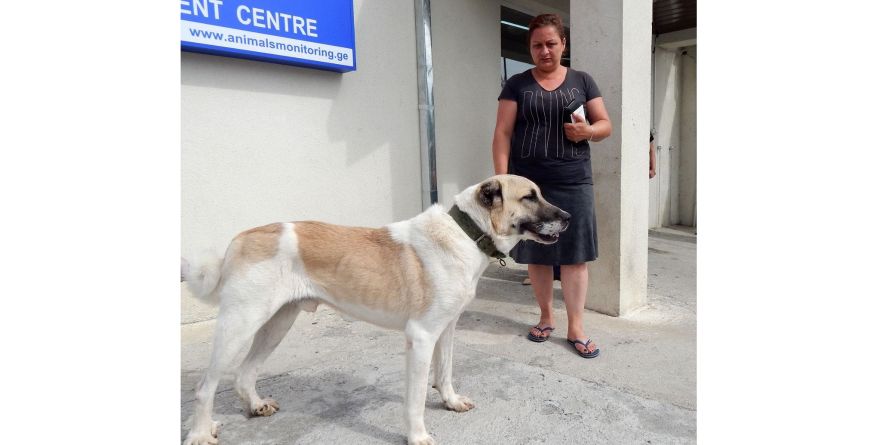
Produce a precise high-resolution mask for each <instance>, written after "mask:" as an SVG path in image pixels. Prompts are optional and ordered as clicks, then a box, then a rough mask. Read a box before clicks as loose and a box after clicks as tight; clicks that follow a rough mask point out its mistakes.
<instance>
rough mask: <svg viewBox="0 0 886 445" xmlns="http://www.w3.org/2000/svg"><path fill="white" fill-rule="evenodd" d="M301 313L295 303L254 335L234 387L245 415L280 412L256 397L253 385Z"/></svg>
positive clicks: (268, 402)
mask: <svg viewBox="0 0 886 445" xmlns="http://www.w3.org/2000/svg"><path fill="white" fill-rule="evenodd" d="M300 311H301V309H300V307H299V305H298V303H288V304H285V305H283V307H281V308H280V310H278V311H277V313H276V314H274V316H273V317H271V319H270V320H268V321H267V322H266V323H265V324H264V326H262V328H261V329H259V330H258V333H256V334H255V339H254V340H253V341H252V348H251V349H250V350H249V353H248V354H247V355H246V358H245V359H244V360H243V364H242V365H240V369H239V370H238V372H237V383H236V385H235V387H236V389H237V394H238V395H239V396H240V399H241V400H242V401H243V405H244V406H245V408H246V411H247V412H248V413H249V414H250V415H253V416H270V415H271V414H274V413H275V412H277V410H278V409H280V406H279V405H278V404H277V402H276V401H274V400H273V399H271V398H266V399H262V398H261V396H259V395H258V392H257V391H256V388H255V381H256V378H257V377H258V368H259V367H260V366H261V365H262V363H264V362H265V360H267V358H268V356H270V355H271V352H273V351H274V349H275V348H276V347H277V345H279V344H280V342H281V341H282V340H283V337H285V336H286V333H287V332H289V329H290V328H291V327H292V324H293V323H294V322H295V318H296V317H297V316H298V313H299V312H300Z"/></svg>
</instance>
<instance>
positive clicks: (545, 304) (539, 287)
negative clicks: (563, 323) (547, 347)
mask: <svg viewBox="0 0 886 445" xmlns="http://www.w3.org/2000/svg"><path fill="white" fill-rule="evenodd" d="M529 279H530V280H531V281H532V292H533V293H534V294H535V301H536V302H538V308H539V309H541V317H540V318H539V321H538V325H537V326H542V327H544V326H545V325H547V326H551V327H553V326H554V269H553V268H552V267H551V266H546V265H544V264H530V265H529ZM530 332H531V333H532V335H535V336H537V337H546V336H548V335H550V332H551V331H545V332H541V330H539V329H537V328H532V330H531V331H530Z"/></svg>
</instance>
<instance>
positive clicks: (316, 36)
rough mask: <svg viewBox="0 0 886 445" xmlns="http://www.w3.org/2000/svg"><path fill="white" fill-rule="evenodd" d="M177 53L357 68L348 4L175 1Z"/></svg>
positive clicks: (332, 0)
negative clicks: (178, 24) (178, 13)
mask: <svg viewBox="0 0 886 445" xmlns="http://www.w3.org/2000/svg"><path fill="white" fill-rule="evenodd" d="M179 3H180V4H181V28H182V37H181V42H182V44H181V45H182V49H183V50H185V51H194V52H200V53H208V54H215V55H219V56H228V57H239V58H244V59H253V60H262V61H266V62H275V63H285V64H288V65H298V66H304V67H309V68H319V69H324V70H331V71H338V72H340V73H341V72H346V71H354V70H356V69H357V60H356V52H355V51H354V5H353V0H289V1H284V0H179Z"/></svg>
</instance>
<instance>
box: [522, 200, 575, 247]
mask: <svg viewBox="0 0 886 445" xmlns="http://www.w3.org/2000/svg"><path fill="white" fill-rule="evenodd" d="M554 209H556V210H555V211H554V212H553V215H551V217H549V218H545V219H543V220H540V221H527V222H524V223H523V224H520V233H523V232H530V233H532V235H533V238H535V239H536V241H538V242H540V243H542V244H553V243H556V242H557V240H559V239H560V233H562V232H563V231H564V230H566V228H567V227H569V218H571V217H572V215H570V214H569V213H567V212H564V211H563V210H560V209H558V208H556V207H554Z"/></svg>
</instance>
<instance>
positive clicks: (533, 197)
mask: <svg viewBox="0 0 886 445" xmlns="http://www.w3.org/2000/svg"><path fill="white" fill-rule="evenodd" d="M521 199H525V200H527V201H538V195H536V194H535V190H533V191H532V192H530V193H529V194H528V195H526V196H524V197H523V198H521Z"/></svg>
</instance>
